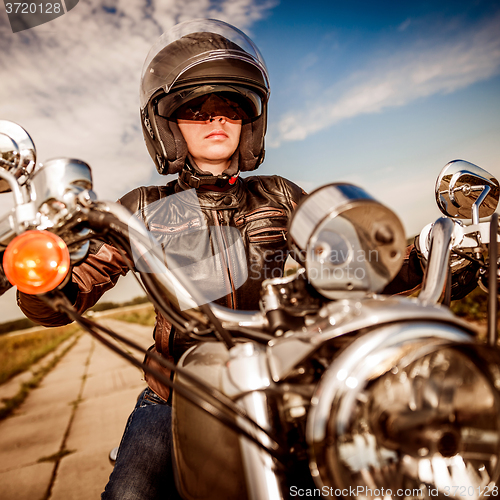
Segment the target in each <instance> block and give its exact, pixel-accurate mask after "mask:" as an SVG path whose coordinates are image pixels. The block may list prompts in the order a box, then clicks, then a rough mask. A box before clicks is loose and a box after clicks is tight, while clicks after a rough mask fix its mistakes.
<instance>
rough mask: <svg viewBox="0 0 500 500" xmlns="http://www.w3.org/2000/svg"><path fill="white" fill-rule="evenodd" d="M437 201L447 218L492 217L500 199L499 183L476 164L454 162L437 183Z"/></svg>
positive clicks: (474, 219) (448, 165)
mask: <svg viewBox="0 0 500 500" xmlns="http://www.w3.org/2000/svg"><path fill="white" fill-rule="evenodd" d="M435 193H436V202H437V204H438V207H439V209H440V210H441V212H443V214H444V215H446V216H447V217H453V218H458V219H472V223H473V224H478V223H479V219H480V218H482V217H489V216H490V215H492V214H493V213H494V212H495V210H496V208H497V205H498V200H499V198H500V185H499V183H498V180H497V179H496V178H495V177H494V176H493V175H491V174H490V173H488V172H486V170H483V169H482V168H480V167H478V166H477V165H473V164H472V163H469V162H468V161H464V160H454V161H451V162H450V163H448V164H447V165H446V166H445V167H444V168H443V170H441V173H440V174H439V176H438V178H437V181H436V190H435Z"/></svg>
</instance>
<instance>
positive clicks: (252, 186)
mask: <svg viewBox="0 0 500 500" xmlns="http://www.w3.org/2000/svg"><path fill="white" fill-rule="evenodd" d="M243 181H244V182H245V184H246V188H247V189H248V190H249V191H254V190H263V191H265V192H267V193H269V194H272V195H277V196H282V197H283V198H284V199H285V201H286V202H287V204H288V205H289V206H291V207H292V208H295V207H296V206H297V204H298V203H299V201H300V200H301V199H302V198H303V197H304V196H307V193H306V192H305V191H304V190H303V189H302V188H301V187H299V186H297V184H295V183H294V182H292V181H290V180H288V179H285V178H284V177H281V176H279V175H253V176H250V177H246V178H245V179H243Z"/></svg>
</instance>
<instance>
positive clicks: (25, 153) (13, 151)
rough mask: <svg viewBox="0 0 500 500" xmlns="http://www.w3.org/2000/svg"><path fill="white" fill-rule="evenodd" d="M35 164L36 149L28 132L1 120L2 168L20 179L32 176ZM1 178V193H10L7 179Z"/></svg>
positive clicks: (15, 124)
mask: <svg viewBox="0 0 500 500" xmlns="http://www.w3.org/2000/svg"><path fill="white" fill-rule="evenodd" d="M35 163H36V149H35V145H34V144H33V140H32V139H31V137H30V136H29V134H28V132H26V130H24V128H23V127H21V126H20V125H18V124H17V123H14V122H10V121H7V120H0V168H2V169H3V170H7V171H8V172H9V173H10V174H12V175H13V176H14V177H15V178H16V179H19V177H21V176H22V175H26V174H30V173H31V171H32V170H33V168H34V166H35ZM0 173H1V172H0ZM0 177H2V178H1V179H0V193H5V192H7V191H10V190H11V189H12V188H11V185H10V184H9V182H8V181H7V178H5V177H3V176H1V175H0Z"/></svg>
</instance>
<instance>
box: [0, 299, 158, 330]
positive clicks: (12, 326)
mask: <svg viewBox="0 0 500 500" xmlns="http://www.w3.org/2000/svg"><path fill="white" fill-rule="evenodd" d="M146 302H149V300H148V298H147V297H146V296H145V295H141V296H139V297H135V298H134V299H132V300H129V301H127V302H123V303H121V304H116V303H115V302H99V303H97V304H96V305H95V306H94V307H92V308H91V309H90V310H91V311H94V312H98V311H107V310H108V309H116V308H117V307H127V306H135V305H137V304H144V303H146ZM34 326H39V325H37V324H36V323H35V322H33V321H31V320H30V319H28V318H22V319H16V320H13V321H7V322H5V323H0V335H2V334H3V333H10V332H15V331H17V330H26V329H27V328H32V327H34Z"/></svg>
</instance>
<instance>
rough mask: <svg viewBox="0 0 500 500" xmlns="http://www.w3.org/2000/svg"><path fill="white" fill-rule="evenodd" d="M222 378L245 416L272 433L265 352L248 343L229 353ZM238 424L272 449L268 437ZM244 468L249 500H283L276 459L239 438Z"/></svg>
mask: <svg viewBox="0 0 500 500" xmlns="http://www.w3.org/2000/svg"><path fill="white" fill-rule="evenodd" d="M230 357H231V359H230V360H229V362H228V363H227V370H226V372H225V377H224V382H223V384H224V389H225V390H224V392H225V393H226V394H227V395H232V396H236V397H238V396H239V397H238V404H239V405H240V406H242V407H243V408H244V409H245V411H246V413H247V415H248V416H249V417H250V418H251V419H252V420H253V421H254V422H255V423H257V424H258V425H259V426H260V427H261V428H262V429H265V430H266V431H269V432H271V431H272V421H271V418H270V415H269V405H268V398H267V395H266V393H265V392H264V390H265V389H267V388H269V387H270V386H271V384H272V383H273V382H272V379H271V375H270V372H269V368H268V363H267V356H266V352H265V350H262V349H261V348H260V346H257V345H255V344H253V343H250V342H247V343H242V344H238V345H236V346H235V347H233V348H232V349H231V351H230ZM240 422H241V425H242V426H244V427H246V428H248V429H249V432H251V433H252V434H253V435H254V436H255V437H256V438H257V439H258V440H259V441H260V442H261V443H262V444H263V445H265V446H267V447H272V445H273V443H272V442H271V439H270V438H269V436H268V435H266V434H265V433H264V432H262V431H261V430H259V429H255V428H253V427H252V428H250V427H249V424H248V422H247V421H246V420H244V419H240ZM239 441H240V447H241V455H242V458H243V468H244V470H245V478H246V484H247V492H248V499H249V500H282V499H284V498H285V496H284V494H283V486H282V484H281V481H280V477H279V474H278V470H277V465H276V462H275V459H274V458H273V457H272V456H271V455H270V454H269V453H268V452H267V451H266V450H265V449H264V448H263V447H261V446H259V445H257V444H255V443H254V442H252V441H250V440H249V439H247V438H245V437H243V436H241V437H240V438H239Z"/></svg>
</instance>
